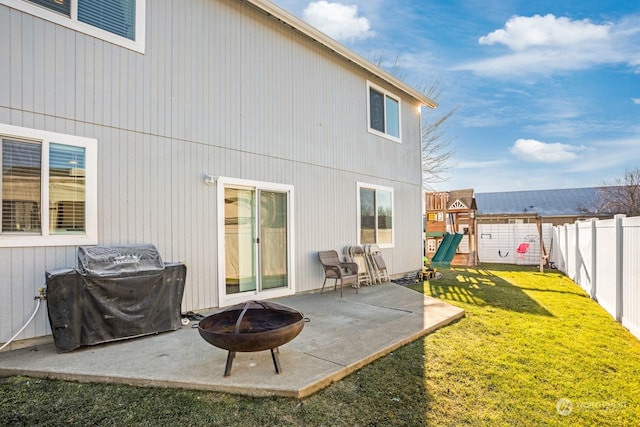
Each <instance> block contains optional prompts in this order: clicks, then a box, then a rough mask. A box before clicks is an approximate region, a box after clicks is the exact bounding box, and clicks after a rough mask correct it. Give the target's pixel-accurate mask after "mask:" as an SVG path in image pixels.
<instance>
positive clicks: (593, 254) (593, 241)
mask: <svg viewBox="0 0 640 427" xmlns="http://www.w3.org/2000/svg"><path fill="white" fill-rule="evenodd" d="M596 243H597V242H596V219H595V218H591V299H593V300H596V301H598V297H597V296H596V281H597V279H596V277H597V273H598V272H597V271H596V265H597V264H598V263H597V262H596V261H597V260H596V257H597V256H598V251H597V250H596V249H597V247H596Z"/></svg>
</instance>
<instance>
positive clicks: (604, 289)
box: [595, 221, 617, 318]
mask: <svg viewBox="0 0 640 427" xmlns="http://www.w3.org/2000/svg"><path fill="white" fill-rule="evenodd" d="M615 233H616V228H615V223H614V222H613V221H597V222H596V245H597V246H596V253H597V256H596V278H595V283H596V299H597V301H598V303H599V304H600V305H601V306H602V307H603V308H604V309H605V310H607V311H608V312H609V314H611V315H612V316H613V317H614V318H615V317H616V300H617V286H616V277H617V276H616V274H617V273H616V251H615V239H616V236H615Z"/></svg>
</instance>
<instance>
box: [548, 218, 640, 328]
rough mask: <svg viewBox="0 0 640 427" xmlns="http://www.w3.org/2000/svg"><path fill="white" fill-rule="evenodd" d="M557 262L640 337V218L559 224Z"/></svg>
mask: <svg viewBox="0 0 640 427" xmlns="http://www.w3.org/2000/svg"><path fill="white" fill-rule="evenodd" d="M553 238H554V240H553V248H554V249H553V251H552V252H551V261H553V262H554V263H556V265H557V267H558V269H559V270H560V271H563V272H564V273H565V274H566V275H567V276H568V277H570V278H571V279H572V280H573V281H574V282H575V283H576V284H577V285H579V286H580V287H582V289H584V290H585V291H587V292H588V293H589V294H590V295H591V297H592V298H594V299H596V300H597V301H598V303H599V304H600V305H601V306H602V307H603V308H604V309H605V310H606V311H607V312H608V313H610V314H611V315H612V316H613V317H614V318H615V319H616V320H618V321H619V322H621V323H622V325H623V326H625V327H626V328H627V329H629V331H631V333H632V334H634V335H635V336H636V337H638V338H639V339H640V262H639V261H640V259H639V256H638V255H639V254H640V217H633V218H625V217H624V216H623V215H618V216H616V218H614V219H610V220H603V221H591V222H587V221H580V222H577V223H574V224H572V225H569V224H565V225H564V226H558V227H554V231H553Z"/></svg>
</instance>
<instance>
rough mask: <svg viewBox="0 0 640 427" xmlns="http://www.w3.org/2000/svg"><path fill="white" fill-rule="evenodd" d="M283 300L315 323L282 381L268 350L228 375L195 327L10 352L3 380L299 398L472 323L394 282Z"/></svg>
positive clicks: (220, 354)
mask: <svg viewBox="0 0 640 427" xmlns="http://www.w3.org/2000/svg"><path fill="white" fill-rule="evenodd" d="M275 301H277V302H278V303H280V304H283V305H286V306H289V307H291V308H294V309H296V310H298V311H300V312H302V313H303V314H304V316H305V317H307V318H309V319H310V321H309V322H308V323H306V324H305V326H304V328H303V330H302V332H301V333H300V335H298V336H297V337H296V338H295V339H293V340H292V341H290V342H289V343H287V344H285V345H283V346H281V347H280V352H279V359H280V365H281V368H282V372H281V373H280V374H276V373H275V370H274V366H273V362H272V360H271V353H270V352H269V351H261V352H253V353H237V354H236V357H235V359H234V361H233V368H232V370H231V375H230V376H229V377H224V376H223V373H224V367H225V363H226V358H227V351H226V350H222V349H219V348H216V347H213V346H211V345H210V344H208V343H207V342H206V341H204V340H203V339H202V338H201V337H200V334H199V333H198V330H197V328H193V327H191V326H192V325H190V326H184V327H182V328H181V329H179V330H177V331H172V332H166V333H162V334H157V335H150V336H146V337H140V338H135V339H130V340H124V341H118V342H112V343H107V344H101V345H95V346H86V347H81V348H79V349H77V350H75V351H72V352H69V353H63V354H59V353H57V352H56V350H55V346H54V344H53V342H51V343H47V344H44V345H39V346H37V347H32V348H24V349H20V350H14V351H10V352H2V353H0V376H10V375H27V376H32V377H41V378H56V379H63V380H70V381H91V382H106V383H122V384H130V385H136V386H154V387H176V388H185V389H198V390H212V391H221V392H228V393H237V394H246V395H252V396H271V395H278V396H288V397H294V398H298V399H300V398H303V397H306V396H308V395H310V394H312V393H314V392H316V391H318V390H320V389H321V388H323V387H326V386H327V385H329V384H331V383H332V382H334V381H338V380H340V379H342V378H344V377H345V376H347V375H349V374H351V373H352V372H354V371H356V370H357V369H359V368H361V367H362V366H364V365H366V364H368V363H371V362H372V361H374V360H376V359H378V358H380V357H382V356H384V355H385V354H388V353H390V352H392V351H394V350H395V349H397V348H399V347H401V346H403V345H405V344H407V343H409V342H412V341H414V340H416V339H418V338H420V337H422V336H424V335H426V334H428V333H429V332H432V331H434V330H436V329H438V328H439V327H442V326H444V325H447V324H449V323H451V322H453V321H454V320H456V319H459V318H461V317H463V316H464V311H463V310H462V309H460V308H458V307H454V306H452V305H450V304H447V303H445V302H442V301H440V300H438V299H434V298H431V297H427V296H423V295H421V294H419V293H417V292H415V291H412V290H410V289H407V288H404V287H402V286H400V285H396V284H394V283H385V284H381V285H375V286H368V287H363V288H361V289H360V291H359V293H358V294H356V293H355V290H354V289H351V288H348V289H347V288H345V293H344V297H343V298H340V294H339V292H334V291H333V290H329V291H325V292H324V293H323V294H319V293H307V294H300V295H295V296H291V297H285V298H279V299H277V300H275ZM216 311H218V310H216ZM213 312H214V311H212V312H211V313H213ZM206 314H209V313H206Z"/></svg>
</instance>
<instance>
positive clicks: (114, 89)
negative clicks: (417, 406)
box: [0, 0, 435, 342]
mask: <svg viewBox="0 0 640 427" xmlns="http://www.w3.org/2000/svg"><path fill="white" fill-rule="evenodd" d="M62 3H63V4H61V5H60V4H59V2H57V1H50V0H33V1H27V0H0V33H1V37H0V52H1V55H0V57H1V58H2V60H0V77H1V78H0V86H1V87H0V152H1V154H2V165H3V168H2V181H1V184H0V185H2V230H1V231H0V342H4V341H6V340H7V339H9V338H10V337H11V336H12V334H13V333H15V332H16V331H17V330H19V328H20V327H21V326H22V325H23V324H24V322H25V321H26V320H27V318H28V317H29V315H30V313H31V312H32V310H33V308H34V301H33V298H34V296H35V295H36V294H37V293H38V288H39V287H41V286H43V284H44V281H45V271H50V270H53V269H58V268H64V267H74V266H75V265H76V249H77V247H78V246H84V245H113V244H118V245H122V244H133V243H152V244H154V245H156V246H157V247H158V249H159V251H160V253H161V254H162V257H163V258H164V260H166V261H183V262H185V263H186V264H187V266H188V271H187V283H186V288H185V294H184V299H183V303H182V310H183V311H186V310H199V309H205V308H210V307H217V306H224V305H229V304H233V303H236V302H240V301H244V300H248V299H264V298H271V297H276V296H283V295H291V294H294V293H300V292H306V291H312V290H316V289H319V288H320V287H321V286H322V281H323V273H322V268H321V266H320V264H319V262H318V260H317V251H318V250H324V249H336V250H338V251H339V252H341V251H342V248H343V247H344V246H347V245H354V244H365V243H376V244H378V245H379V246H380V248H381V249H382V253H383V256H384V258H385V261H386V263H387V267H388V268H389V271H390V272H391V273H392V274H404V273H406V272H409V271H415V270H417V269H419V268H420V267H421V265H422V262H421V261H422V260H421V245H422V239H421V233H420V231H421V197H422V177H421V163H420V158H421V157H420V134H421V132H420V131H421V129H420V126H421V108H423V107H435V104H434V103H433V101H432V100H430V99H429V98H427V97H425V96H424V95H422V94H421V93H419V92H418V91H416V90H414V89H412V88H411V87H409V86H407V85H406V84H404V83H402V82H401V81H400V80H398V79H396V78H394V77H393V76H391V75H390V74H388V73H386V72H385V71H383V70H381V69H379V68H378V67H376V66H375V65H373V64H372V63H370V62H369V61H367V60H365V59H363V58H361V57H360V56H358V55H356V54H355V53H353V52H351V51H349V50H348V49H346V48H345V47H343V46H341V45H340V44H338V43H336V42H335V41H333V40H332V39H330V38H328V37H327V36H325V35H323V34H322V33H320V32H319V31H317V30H315V29H314V28H312V27H311V26H309V25H307V24H306V23H304V22H302V21H300V20H299V19H297V18H295V17H293V16H292V15H290V14H289V13H287V12H285V11H284V10H282V9H280V8H279V7H277V6H275V5H273V4H272V3H270V2H268V1H265V0H189V1H187V0H184V1H145V0H137V1H136V0H122V1H119V2H100V3H99V2H92V1H90V0H78V1H75V2H70V5H71V6H69V2H62ZM96 4H100V5H101V6H102V7H103V8H104V10H96V7H95V6H96ZM50 333H51V331H50V329H49V325H48V320H47V317H46V311H45V310H40V312H39V313H38V315H37V317H36V319H35V321H34V322H32V323H31V324H30V325H29V327H28V328H27V329H25V331H24V333H23V334H22V335H21V336H20V337H18V340H21V339H27V338H34V337H43V336H47V335H49V334H50Z"/></svg>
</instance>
